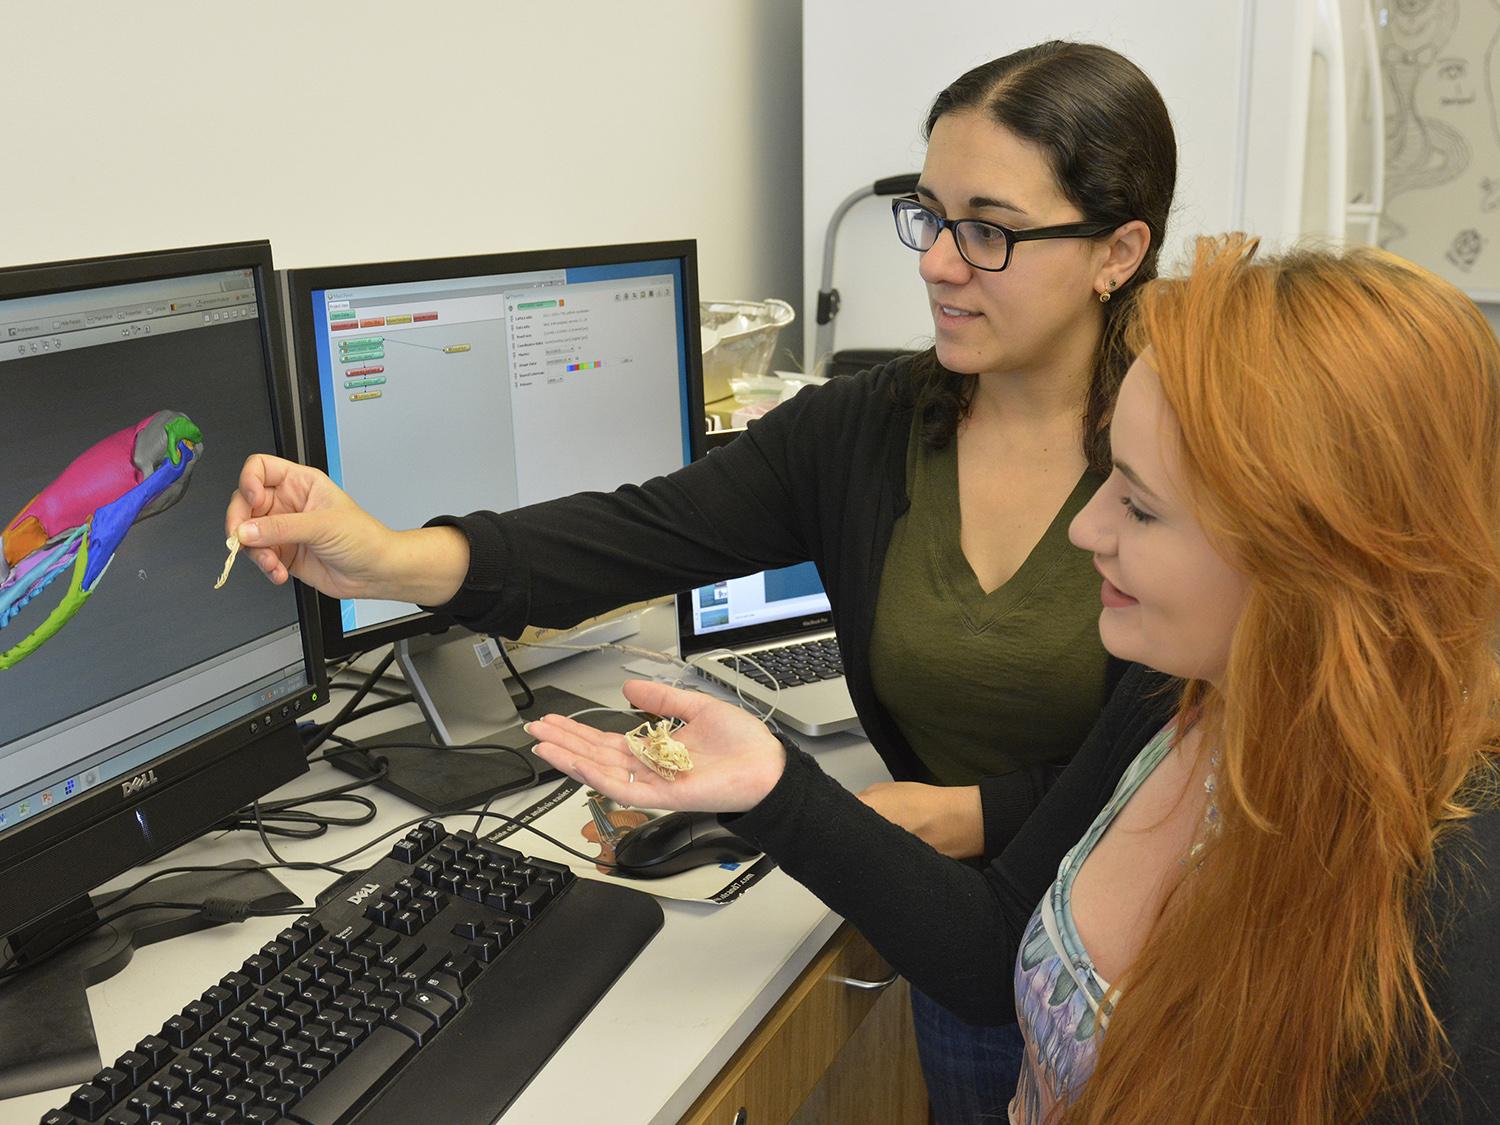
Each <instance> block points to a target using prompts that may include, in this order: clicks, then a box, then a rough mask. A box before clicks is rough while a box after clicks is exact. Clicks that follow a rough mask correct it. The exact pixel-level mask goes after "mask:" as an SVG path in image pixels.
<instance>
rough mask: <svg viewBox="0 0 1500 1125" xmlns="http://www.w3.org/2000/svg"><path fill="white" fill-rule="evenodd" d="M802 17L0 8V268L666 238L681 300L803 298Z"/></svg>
mask: <svg viewBox="0 0 1500 1125" xmlns="http://www.w3.org/2000/svg"><path fill="white" fill-rule="evenodd" d="M800 20H801V3H800V0H715V2H713V3H703V2H701V0H649V2H647V0H631V2H622V0H568V2H567V3H557V2H541V3H499V2H496V0H488V2H478V0H458V2H454V0H444V2H440V3H439V2H433V0H428V2H427V3H418V4H412V3H395V2H391V0H375V2H365V3H342V4H337V5H335V4H328V3H319V2H316V0H254V2H244V3H234V4H230V3H222V2H217V3H203V2H201V0H200V2H187V0H150V2H147V3H141V2H135V3H121V2H118V0H69V2H68V3H54V2H48V0H23V2H17V0H11V2H9V3H7V4H6V5H5V15H4V32H3V42H4V49H3V53H4V59H3V61H0V105H4V106H5V107H6V113H5V117H6V125H5V129H4V132H3V138H4V139H3V146H4V162H5V174H4V177H3V181H0V264H13V263H21V262H33V261H49V260H57V259H62V258H71V257H83V256H90V255H96V254H108V253H123V252H128V251H133V250H145V249H159V248H163V247H168V246H179V245H191V244H196V243H204V242H225V241H231V240H237V239H243V238H270V239H271V242H272V246H273V249H274V251H275V255H276V263H277V265H278V266H280V267H293V266H307V265H319V264H330V263H338V262H350V261H367V260H371V259H389V258H408V257H431V256H436V255H447V254H465V253H482V252H490V251H501V250H520V249H533V248H538V247H547V246H569V245H573V246H576V245H590V244H596V243H609V242H624V241H638V240H647V239H661V238H684V237H687V238H696V239H698V254H699V264H700V289H701V292H702V294H703V296H704V297H767V296H775V297H781V298H783V299H785V300H788V301H791V302H793V304H794V305H797V306H799V310H800V304H801V261H802V252H801V218H800V209H799V197H800V185H801V129H802V123H801V55H800V50H801V25H800ZM787 335H788V336H792V335H794V333H788V334H787Z"/></svg>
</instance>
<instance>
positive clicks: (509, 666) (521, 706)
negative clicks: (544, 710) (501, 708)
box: [490, 637, 536, 711]
mask: <svg viewBox="0 0 1500 1125" xmlns="http://www.w3.org/2000/svg"><path fill="white" fill-rule="evenodd" d="M490 640H492V641H494V642H495V647H496V648H498V649H499V650H500V659H501V660H503V661H505V667H506V670H507V671H509V672H510V674H511V678H512V679H514V680H515V681H516V683H518V684H520V685H521V690H522V691H524V692H525V693H526V702H524V703H517V704H516V709H517V710H520V711H524V710H526V708H528V707H531V706H532V705H534V704H535V703H536V693H535V692H534V691H532V690H531V686H530V685H529V684H528V683H527V682H526V680H525V679H524V678H523V677H522V676H521V673H519V672H517V671H516V665H515V662H514V661H512V660H511V658H510V653H509V652H507V651H506V649H505V642H504V641H502V640H501V639H500V638H499V637H491V638H490Z"/></svg>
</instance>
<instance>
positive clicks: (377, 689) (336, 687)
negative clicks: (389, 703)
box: [328, 683, 411, 700]
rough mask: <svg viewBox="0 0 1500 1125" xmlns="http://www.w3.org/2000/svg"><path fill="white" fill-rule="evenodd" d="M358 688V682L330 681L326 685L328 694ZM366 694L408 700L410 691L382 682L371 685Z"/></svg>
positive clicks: (381, 697) (356, 689)
mask: <svg viewBox="0 0 1500 1125" xmlns="http://www.w3.org/2000/svg"><path fill="white" fill-rule="evenodd" d="M358 690H359V685H358V684H332V683H331V684H329V685H328V691H329V693H330V694H331V693H333V692H336V691H358ZM366 694H367V695H373V696H377V697H378V698H380V699H403V700H409V699H411V692H409V691H404V690H402V689H401V688H398V687H386V686H385V685H384V684H375V685H374V686H373V687H371V688H370V690H369V691H368V692H366Z"/></svg>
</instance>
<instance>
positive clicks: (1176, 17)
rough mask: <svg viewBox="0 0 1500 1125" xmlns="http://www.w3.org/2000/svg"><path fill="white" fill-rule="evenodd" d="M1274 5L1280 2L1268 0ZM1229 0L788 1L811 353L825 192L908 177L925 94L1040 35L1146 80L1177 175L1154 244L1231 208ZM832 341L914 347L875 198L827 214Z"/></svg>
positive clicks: (909, 286)
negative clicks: (1154, 92)
mask: <svg viewBox="0 0 1500 1125" xmlns="http://www.w3.org/2000/svg"><path fill="white" fill-rule="evenodd" d="M1278 2H1280V0H1278ZM1242 3H1243V0H1135V2H1133V3H1127V4H1122V3H1118V2H1106V0H1044V2H1041V3H1027V2H1023V0H951V2H950V3H949V4H948V5H946V6H945V7H944V8H943V10H942V15H941V17H940V18H936V17H933V16H931V15H930V14H929V13H926V12H924V11H919V10H918V9H916V8H912V7H911V6H910V5H909V4H906V3H904V2H903V0H808V3H807V4H806V5H805V6H804V9H803V96H804V102H805V106H804V112H803V121H804V125H803V174H804V185H805V192H804V205H805V207H806V214H805V218H804V223H805V225H804V243H803V257H804V270H805V275H806V278H807V281H806V285H807V296H806V301H807V308H808V310H809V312H808V316H807V318H805V320H804V330H805V332H806V337H805V346H806V348H807V353H808V355H809V356H811V353H812V340H813V336H812V333H813V331H814V325H813V323H812V319H813V313H814V312H815V311H816V293H817V279H818V272H819V267H820V265H821V260H822V249H823V245H822V239H823V236H824V233H825V231H826V229H827V225H828V219H829V216H830V215H831V213H832V212H833V209H834V207H835V206H836V205H837V203H838V202H839V200H841V199H843V198H844V197H845V196H847V195H848V194H849V193H850V192H851V191H853V190H855V189H856V188H858V187H859V186H861V184H868V183H870V182H873V181H874V180H875V179H877V178H879V177H881V176H889V175H894V174H897V173H900V172H916V171H920V170H921V167H922V157H923V153H924V151H925V146H924V144H923V142H922V138H921V126H922V122H923V120H924V118H925V117H926V116H927V110H928V107H929V106H930V105H931V103H932V99H933V97H934V96H935V95H936V94H937V93H938V91H940V90H941V89H943V87H945V86H947V85H948V83H949V82H951V81H952V80H953V79H955V78H957V77H958V76H959V75H960V74H961V73H963V72H964V71H965V70H968V69H969V68H970V67H973V66H977V65H978V64H980V63H983V62H987V61H988V60H990V59H993V58H996V57H998V56H1000V55H1004V54H1007V53H1009V52H1010V51H1014V50H1017V49H1018V48H1020V47H1024V46H1027V45H1029V44H1032V43H1037V42H1040V41H1042V40H1045V39H1053V38H1061V39H1079V40H1085V41H1088V42H1095V43H1103V44H1106V45H1108V46H1110V47H1113V48H1115V49H1116V50H1118V51H1121V52H1123V53H1124V54H1126V55H1127V56H1129V57H1130V58H1131V59H1132V60H1133V61H1134V62H1136V63H1137V64H1138V65H1139V66H1140V67H1141V68H1142V69H1143V70H1144V71H1145V72H1146V73H1147V74H1148V75H1150V76H1151V78H1152V80H1153V81H1155V82H1156V84H1157V86H1158V88H1159V89H1160V90H1161V92H1162V96H1163V98H1164V100H1165V101H1166V103H1167V108H1168V110H1169V111H1170V112H1171V114H1172V121H1173V124H1174V126H1175V128H1176V131H1177V137H1178V145H1179V155H1178V185H1177V193H1176V197H1175V202H1174V205H1173V209H1172V219H1171V224H1170V228H1169V230H1168V232H1167V244H1166V245H1165V246H1164V247H1163V250H1164V259H1165V261H1171V260H1174V259H1175V258H1177V257H1179V256H1180V255H1181V253H1182V249H1181V248H1183V247H1185V246H1187V245H1188V238H1187V233H1188V232H1189V231H1194V230H1205V229H1207V230H1222V229H1227V228H1228V227H1229V226H1230V225H1231V215H1232V213H1233V212H1234V211H1235V209H1236V199H1235V191H1234V186H1235V183H1236V181H1237V179H1238V172H1239V170H1238V168H1237V167H1236V166H1235V160H1234V157H1233V155H1232V153H1231V150H1232V148H1233V144H1232V142H1233V140H1234V136H1235V130H1236V128H1237V126H1238V124H1239V123H1238V121H1237V119H1236V114H1235V108H1234V107H1235V104H1236V97H1237V90H1238V87H1239V84H1240V82H1241V81H1242V75H1241V74H1240V55H1241V51H1240V43H1241V38H1242V33H1243V29H1244V9H1243V7H1242ZM834 284H835V286H836V287H837V288H838V289H839V290H840V291H841V293H842V294H843V298H844V309H843V312H842V313H840V315H839V317H838V319H837V321H836V322H835V323H836V329H837V331H836V336H835V340H834V345H835V347H859V346H869V347H874V346H893V347H902V346H905V347H920V346H925V344H926V343H928V342H930V341H931V336H932V322H931V316H930V314H929V313H928V310H927V304H926V301H925V299H924V296H923V290H922V284H921V281H920V279H919V278H918V276H917V255H916V254H914V253H912V252H911V251H910V250H907V249H906V248H905V247H903V246H901V245H900V243H898V242H897V241H896V233H895V230H894V228H893V226H892V223H891V217H890V208H889V203H888V201H885V200H879V201H877V200H870V199H867V200H864V201H862V202H861V203H860V204H859V205H858V206H856V208H855V209H854V210H853V211H851V212H850V213H849V215H848V216H847V217H846V218H845V220H844V222H843V223H842V224H841V225H840V228H839V232H838V244H837V248H836V257H835V277H834Z"/></svg>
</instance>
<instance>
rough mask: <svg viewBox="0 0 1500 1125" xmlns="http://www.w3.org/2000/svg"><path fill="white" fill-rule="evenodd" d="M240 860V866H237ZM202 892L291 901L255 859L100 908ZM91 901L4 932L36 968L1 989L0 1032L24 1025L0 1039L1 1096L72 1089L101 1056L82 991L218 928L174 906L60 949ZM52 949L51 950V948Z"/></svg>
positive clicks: (265, 904)
mask: <svg viewBox="0 0 1500 1125" xmlns="http://www.w3.org/2000/svg"><path fill="white" fill-rule="evenodd" d="M241 866H243V867H244V870H236V868H239V867H241ZM107 897H108V896H107V895H101V896H100V898H107ZM210 898H224V899H231V900H234V901H237V902H248V903H250V904H251V905H253V906H254V907H255V908H256V909H258V910H277V909H285V908H288V907H294V906H296V905H297V903H298V902H299V901H300V900H299V899H298V898H297V896H296V895H294V894H292V892H291V891H289V890H287V889H286V887H284V886H282V885H281V883H279V882H278V881H277V880H276V879H274V878H273V877H272V876H270V875H268V874H266V872H264V871H262V870H260V864H258V863H256V862H255V861H253V860H244V861H242V863H232V864H226V865H225V866H224V867H223V868H221V869H219V870H217V871H194V872H188V873H185V874H182V875H172V876H168V877H166V878H162V879H156V880H153V881H152V882H150V883H147V884H146V885H145V886H144V887H142V888H141V889H140V890H138V891H135V892H133V893H132V894H130V895H128V896H126V897H125V898H123V899H121V900H120V901H119V902H117V903H111V904H110V905H109V906H108V907H106V908H105V909H104V911H103V912H104V913H105V914H113V913H115V912H116V911H118V910H120V909H122V908H123V907H127V906H131V905H134V904H136V903H148V902H203V901H205V900H207V899H210ZM96 903H97V900H95V899H92V898H90V897H88V896H87V895H83V896H80V897H78V898H77V899H74V900H73V901H72V902H71V903H69V904H67V905H66V906H64V907H62V908H61V909H60V910H57V911H54V912H53V913H51V914H49V915H47V917H46V918H45V919H43V920H42V921H40V922H37V923H35V924H33V925H31V926H28V927H24V928H22V929H20V930H18V931H16V932H15V933H13V934H11V935H10V938H9V941H10V944H11V948H12V950H13V951H16V952H18V953H19V954H20V956H21V960H22V963H28V962H35V965H34V967H32V968H30V969H28V970H27V971H26V972H24V973H22V974H21V975H19V976H17V977H14V978H13V979H11V980H9V981H7V982H6V983H5V984H4V985H0V1028H9V1029H11V1030H14V1029H16V1028H25V1029H26V1033H25V1034H24V1035H21V1034H5V1035H0V1099H3V1098H14V1097H19V1096H21V1095H22V1094H32V1093H36V1092H37V1091H40V1090H55V1089H58V1088H60V1087H65V1086H79V1085H82V1084H83V1083H85V1082H87V1081H88V1080H89V1079H90V1078H92V1077H93V1076H94V1075H95V1074H97V1073H99V1069H100V1067H101V1065H102V1062H101V1060H100V1057H99V1045H98V1042H97V1041H96V1039H95V1037H94V1021H93V1018H92V1016H91V1015H90V1014H89V1002H88V995H87V989H88V988H89V987H90V986H92V985H95V984H98V983H99V982H100V981H104V980H108V979H109V978H110V977H112V976H114V975H115V974H116V973H118V972H119V971H120V970H122V969H123V968H125V966H126V965H127V964H129V963H130V959H131V957H132V956H133V955H134V953H135V951H136V950H137V949H140V948H141V947H143V946H146V945H152V944H154V943H156V942H158V941H166V940H167V939H168V938H174V937H177V936H178V935H179V934H186V933H191V932H192V931H194V930H202V929H207V928H208V927H210V926H215V925H218V924H219V923H217V922H212V921H208V920H206V919H204V918H202V917H199V916H198V915H195V914H191V913H188V912H186V911H182V910H165V909H156V910H139V911H137V912H135V913H133V914H127V915H125V916H124V917H123V918H119V919H116V920H115V921H114V922H112V923H110V924H109V925H107V926H104V927H102V928H99V929H92V932H89V933H88V936H87V937H84V938H83V939H82V940H80V941H79V942H78V944H76V945H72V946H68V947H67V948H61V947H62V946H63V945H64V944H65V943H66V942H68V941H69V940H71V939H72V937H73V935H75V934H79V933H84V932H87V931H89V930H91V928H92V927H93V926H94V925H95V923H97V922H98V919H99V913H100V912H99V909H98V908H97V905H96ZM54 949H56V950H58V952H56V953H51V952H50V951H51V950H54ZM166 983H167V984H168V985H170V984H171V982H170V981H167V982H166Z"/></svg>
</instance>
